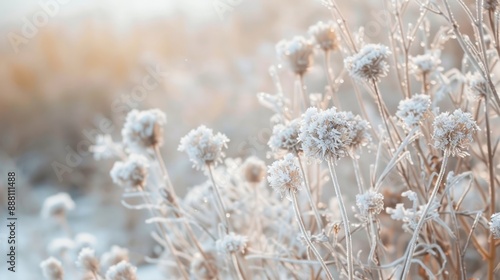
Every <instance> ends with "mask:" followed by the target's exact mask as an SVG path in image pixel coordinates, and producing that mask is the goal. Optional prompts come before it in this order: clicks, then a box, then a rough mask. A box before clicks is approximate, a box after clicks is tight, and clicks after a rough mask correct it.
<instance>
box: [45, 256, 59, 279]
mask: <svg viewBox="0 0 500 280" xmlns="http://www.w3.org/2000/svg"><path fill="white" fill-rule="evenodd" d="M40 268H41V269H42V273H43V276H44V277H45V279H47V280H63V279H64V270H63V267H62V264H61V262H60V261H58V260H57V259H56V258H53V257H50V258H48V259H46V260H44V261H43V262H41V263H40Z"/></svg>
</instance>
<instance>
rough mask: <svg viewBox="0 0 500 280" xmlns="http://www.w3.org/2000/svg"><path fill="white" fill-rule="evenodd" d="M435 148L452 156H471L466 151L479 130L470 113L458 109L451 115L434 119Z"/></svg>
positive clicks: (442, 115) (443, 114)
mask: <svg viewBox="0 0 500 280" xmlns="http://www.w3.org/2000/svg"><path fill="white" fill-rule="evenodd" d="M433 126H434V134H433V136H432V137H433V138H434V146H435V147H436V148H437V149H439V150H442V151H445V152H448V153H450V154H451V155H452V156H455V155H458V156H460V157H464V156H467V155H469V154H468V153H467V152H466V150H467V149H468V148H469V144H470V143H471V142H472V135H473V134H474V133H476V132H477V131H478V130H479V127H478V126H477V124H476V121H474V119H473V118H472V115H471V114H470V113H464V112H462V110H460V109H457V110H455V111H454V112H453V114H450V113H448V112H445V113H441V114H440V115H439V116H437V117H436V119H434V124H433Z"/></svg>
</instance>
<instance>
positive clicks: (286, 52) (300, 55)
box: [276, 36, 314, 75]
mask: <svg viewBox="0 0 500 280" xmlns="http://www.w3.org/2000/svg"><path fill="white" fill-rule="evenodd" d="M276 52H277V53H278V56H280V57H282V58H283V59H286V60H287V62H288V64H289V65H290V67H291V68H292V71H293V72H294V73H295V74H297V75H304V73H305V72H306V71H307V70H308V69H309V67H311V65H312V64H313V52H314V45H313V43H312V42H311V41H309V40H307V39H306V38H304V37H302V36H295V37H294V38H293V39H292V40H290V41H286V40H282V41H280V42H279V43H278V44H277V45H276Z"/></svg>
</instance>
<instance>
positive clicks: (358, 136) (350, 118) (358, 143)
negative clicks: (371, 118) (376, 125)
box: [343, 112, 372, 156]
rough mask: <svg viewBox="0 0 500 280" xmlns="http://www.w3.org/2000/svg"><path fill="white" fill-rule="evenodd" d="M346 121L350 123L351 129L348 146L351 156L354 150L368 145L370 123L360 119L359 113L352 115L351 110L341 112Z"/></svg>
mask: <svg viewBox="0 0 500 280" xmlns="http://www.w3.org/2000/svg"><path fill="white" fill-rule="evenodd" d="M343 114H344V116H345V118H346V119H347V122H349V123H350V124H351V126H352V127H351V129H352V139H351V141H350V143H349V148H350V150H351V156H353V154H354V152H355V151H356V150H359V149H361V147H364V146H366V145H368V143H370V142H371V141H372V137H371V135H370V132H369V130H370V123H368V122H367V121H366V120H364V119H362V118H361V117H360V116H359V115H354V114H353V113H351V112H343Z"/></svg>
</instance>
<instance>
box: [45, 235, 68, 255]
mask: <svg viewBox="0 0 500 280" xmlns="http://www.w3.org/2000/svg"><path fill="white" fill-rule="evenodd" d="M74 247H75V242H74V241H73V240H71V239H69V238H65V237H63V238H55V239H53V240H52V241H50V243H49V245H48V246H47V251H48V252H49V254H51V255H55V256H63V255H64V254H66V253H67V252H69V251H71V250H72V249H73V248H74Z"/></svg>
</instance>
